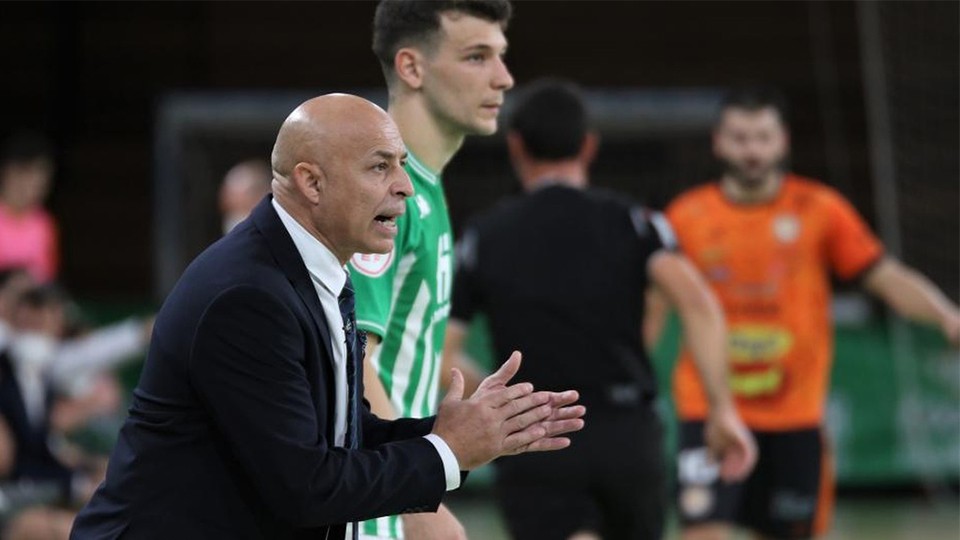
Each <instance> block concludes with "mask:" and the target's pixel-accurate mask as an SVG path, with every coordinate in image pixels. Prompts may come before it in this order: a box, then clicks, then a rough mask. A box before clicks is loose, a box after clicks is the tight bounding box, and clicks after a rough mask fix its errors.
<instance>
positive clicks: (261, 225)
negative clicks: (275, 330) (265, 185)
mask: <svg viewBox="0 0 960 540" xmlns="http://www.w3.org/2000/svg"><path fill="white" fill-rule="evenodd" d="M272 200H273V196H271V195H267V196H266V197H265V198H264V199H263V200H262V201H260V204H258V205H257V207H256V208H254V209H253V212H252V213H251V218H252V219H253V222H254V224H256V226H257V228H258V229H259V230H260V232H261V233H263V235H264V236H265V237H266V238H267V244H268V245H269V247H270V250H271V251H272V252H273V256H274V258H275V259H276V260H277V264H279V265H280V269H281V270H283V273H284V274H285V275H286V276H287V279H289V280H290V284H291V285H293V288H294V290H295V291H297V294H298V295H299V296H300V300H301V301H303V303H304V305H305V306H306V307H307V311H309V312H310V317H311V318H313V324H314V326H315V327H316V329H317V332H318V333H319V334H320V342H321V343H323V347H324V350H326V352H327V360H328V361H329V362H330V365H331V366H333V365H334V364H333V348H332V345H331V342H330V330H329V328H328V327H327V318H326V317H325V316H324V314H323V306H321V305H320V297H318V296H317V290H316V288H314V285H313V282H312V281H311V280H310V274H309V273H308V272H307V267H306V265H304V264H303V259H302V258H301V257H300V253H299V252H298V251H297V247H296V246H295V245H294V243H293V239H291V238H290V234H289V233H288V232H287V229H286V228H285V227H284V226H283V222H282V221H280V216H278V215H277V212H276V210H274V208H273V204H272V203H271V201H272Z"/></svg>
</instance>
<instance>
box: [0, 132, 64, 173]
mask: <svg viewBox="0 0 960 540" xmlns="http://www.w3.org/2000/svg"><path fill="white" fill-rule="evenodd" d="M40 160H43V161H47V162H51V163H52V162H53V146H52V145H51V144H50V141H49V140H48V139H47V138H46V137H44V136H43V135H41V134H39V133H34V132H22V133H15V134H13V135H11V136H10V137H8V138H7V139H5V140H4V141H3V144H2V145H0V167H3V166H6V165H9V164H26V163H34V162H36V161H40Z"/></svg>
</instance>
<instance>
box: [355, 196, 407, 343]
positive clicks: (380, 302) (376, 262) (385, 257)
mask: <svg viewBox="0 0 960 540" xmlns="http://www.w3.org/2000/svg"><path fill="white" fill-rule="evenodd" d="M410 206H411V205H410V204H409V203H408V204H407V213H406V214H405V215H403V216H401V217H400V218H399V219H397V236H396V239H395V241H394V246H393V250H392V251H391V252H390V253H387V254H376V253H370V254H363V253H357V254H356V255H354V256H353V257H352V258H351V259H350V262H349V263H347V266H348V268H349V270H350V281H351V282H352V283H353V289H354V291H355V293H356V313H357V328H359V329H361V330H363V331H365V332H369V333H371V334H375V335H377V336H379V337H380V339H381V340H382V339H383V338H384V336H385V335H386V333H387V324H388V322H389V318H390V307H391V306H392V305H393V300H394V296H395V295H396V294H397V291H395V290H394V278H395V277H396V275H397V271H398V269H399V266H400V264H401V261H403V259H404V256H405V255H406V254H407V253H409V252H410V251H411V250H412V249H413V247H412V246H413V243H412V241H411V238H412V237H413V235H415V234H416V230H415V226H416V223H417V221H418V220H417V219H416V218H415V217H413V216H411V208H410Z"/></svg>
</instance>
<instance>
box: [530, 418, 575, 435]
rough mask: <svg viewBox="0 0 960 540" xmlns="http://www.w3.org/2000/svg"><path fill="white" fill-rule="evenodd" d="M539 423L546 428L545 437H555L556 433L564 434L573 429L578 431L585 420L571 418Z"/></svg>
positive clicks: (571, 431)
mask: <svg viewBox="0 0 960 540" xmlns="http://www.w3.org/2000/svg"><path fill="white" fill-rule="evenodd" d="M541 425H543V427H544V428H546V430H547V437H556V436H557V435H565V434H567V433H573V432H574V431H580V430H581V429H583V426H584V425H585V422H584V421H583V420H582V419H580V418H575V419H572V420H556V421H547V422H542V423H541Z"/></svg>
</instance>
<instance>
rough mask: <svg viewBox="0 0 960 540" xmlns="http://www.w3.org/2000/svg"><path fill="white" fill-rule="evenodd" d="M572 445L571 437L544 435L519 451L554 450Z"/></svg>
mask: <svg viewBox="0 0 960 540" xmlns="http://www.w3.org/2000/svg"><path fill="white" fill-rule="evenodd" d="M568 446H570V439H568V438H566V437H544V438H542V439H540V440H537V441H533V442H532V443H530V444H528V445H527V446H526V447H524V448H523V449H522V450H521V451H520V452H518V453H524V452H552V451H554V450H563V449H564V448H566V447H568Z"/></svg>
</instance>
